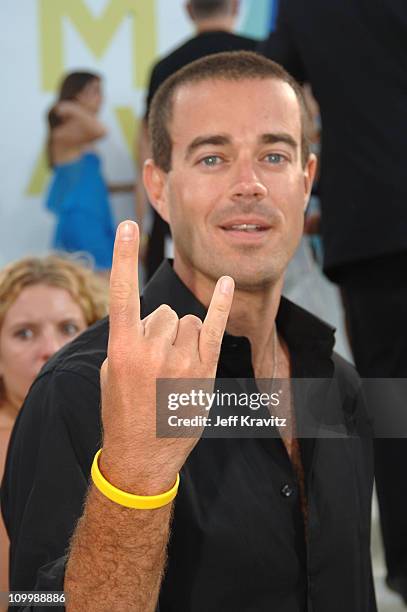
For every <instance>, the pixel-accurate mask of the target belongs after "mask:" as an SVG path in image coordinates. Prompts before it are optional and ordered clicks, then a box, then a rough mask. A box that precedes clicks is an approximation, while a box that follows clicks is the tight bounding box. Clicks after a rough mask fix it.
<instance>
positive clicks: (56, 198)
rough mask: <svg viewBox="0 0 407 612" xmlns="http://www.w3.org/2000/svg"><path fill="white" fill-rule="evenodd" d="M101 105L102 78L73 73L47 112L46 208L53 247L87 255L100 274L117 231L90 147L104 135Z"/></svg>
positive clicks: (106, 265) (107, 263)
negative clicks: (50, 172)
mask: <svg viewBox="0 0 407 612" xmlns="http://www.w3.org/2000/svg"><path fill="white" fill-rule="evenodd" d="M101 103H102V89H101V79H100V77H99V76H98V75H96V74H92V73H89V72H73V73H71V74H69V75H68V76H67V77H66V78H65V79H64V80H63V82H62V85H61V89H60V93H59V97H58V101H57V103H56V104H55V105H54V106H53V107H52V108H51V110H50V111H49V113H48V123H49V138H48V160H49V164H50V166H51V168H52V170H53V176H52V180H51V184H50V187H49V191H48V196H47V200H46V206H47V208H48V210H50V211H51V212H53V213H54V214H55V215H56V218H57V223H56V230H55V235H54V239H53V245H52V246H53V248H55V249H57V250H59V251H66V252H75V251H82V252H86V253H88V254H90V255H91V256H92V258H93V263H94V266H95V268H96V269H97V270H100V271H108V270H109V269H110V267H111V263H112V252H113V242H114V233H115V228H114V222H113V218H112V213H111V209H110V203H109V193H108V187H107V185H106V183H105V181H104V179H103V176H102V172H101V164H100V159H99V157H98V155H97V154H96V153H95V152H94V151H93V150H92V148H91V147H92V145H93V143H94V142H95V141H97V140H98V139H100V138H102V137H103V136H104V135H105V133H106V129H105V127H104V126H103V124H102V123H101V122H100V121H99V120H98V118H97V114H98V111H99V109H100V106H101Z"/></svg>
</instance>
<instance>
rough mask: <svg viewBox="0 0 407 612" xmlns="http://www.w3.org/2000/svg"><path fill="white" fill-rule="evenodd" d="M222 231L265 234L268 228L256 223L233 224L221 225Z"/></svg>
mask: <svg viewBox="0 0 407 612" xmlns="http://www.w3.org/2000/svg"><path fill="white" fill-rule="evenodd" d="M222 229H223V230H225V232H265V231H267V230H268V229H270V228H269V227H267V226H265V225H258V224H257V223H235V224H233V225H223V226H222Z"/></svg>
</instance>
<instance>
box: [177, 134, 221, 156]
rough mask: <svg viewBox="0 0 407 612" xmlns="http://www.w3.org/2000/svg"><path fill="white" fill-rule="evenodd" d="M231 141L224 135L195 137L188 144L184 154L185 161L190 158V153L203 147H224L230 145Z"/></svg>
mask: <svg viewBox="0 0 407 612" xmlns="http://www.w3.org/2000/svg"><path fill="white" fill-rule="evenodd" d="M231 142H232V141H231V139H230V138H229V136H225V135H224V134H209V135H207V136H197V137H196V138H194V140H193V141H192V142H190V143H189V145H188V147H187V150H186V152H185V159H188V158H189V157H191V155H192V153H193V152H194V151H196V149H199V148H200V147H203V146H205V145H215V146H225V145H228V144H230V143H231Z"/></svg>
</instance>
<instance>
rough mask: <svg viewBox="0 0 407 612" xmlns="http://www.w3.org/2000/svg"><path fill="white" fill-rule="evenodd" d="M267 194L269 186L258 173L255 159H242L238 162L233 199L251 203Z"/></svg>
mask: <svg viewBox="0 0 407 612" xmlns="http://www.w3.org/2000/svg"><path fill="white" fill-rule="evenodd" d="M266 195H267V187H266V186H265V185H264V183H263V182H262V180H261V179H260V177H259V176H258V174H257V173H256V169H255V167H254V163H253V161H252V160H241V161H240V162H238V164H237V169H236V177H235V181H234V183H233V187H232V200H234V201H235V202H249V203H250V202H252V201H253V200H255V201H257V200H261V199H263V198H264V197H265V196H266Z"/></svg>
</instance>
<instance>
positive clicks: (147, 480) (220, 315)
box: [100, 221, 234, 495]
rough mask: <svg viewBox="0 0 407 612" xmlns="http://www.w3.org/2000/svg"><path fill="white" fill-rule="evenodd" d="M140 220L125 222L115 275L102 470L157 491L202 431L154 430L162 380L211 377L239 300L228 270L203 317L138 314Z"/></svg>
mask: <svg viewBox="0 0 407 612" xmlns="http://www.w3.org/2000/svg"><path fill="white" fill-rule="evenodd" d="M138 247H139V236H138V227H137V224H136V223H134V222H132V221H126V222H123V223H121V224H120V226H119V228H118V231H117V236H116V242H115V248H114V255H113V265H112V271H111V277H110V333H109V344H108V357H107V359H106V360H105V362H104V363H103V366H102V370H101V389H102V421H103V428H104V441H103V452H102V455H101V460H100V467H101V471H102V473H103V474H104V476H105V477H106V478H107V479H108V480H109V481H110V482H111V483H112V484H114V485H115V486H117V487H119V488H121V489H124V490H126V491H128V492H130V493H135V494H139V495H154V494H158V493H161V492H163V491H166V490H168V489H169V488H171V486H172V485H173V484H174V482H175V478H176V475H177V472H178V471H179V470H180V469H181V467H182V465H183V464H184V462H185V460H186V458H187V457H188V455H189V453H190V452H191V450H192V448H193V447H194V446H195V444H196V443H197V441H198V440H197V439H196V438H157V437H156V379H158V378H179V379H189V378H198V379H213V378H214V377H215V374H216V368H217V363H218V359H219V352H220V347H221V342H222V338H223V334H224V331H225V328H226V322H227V319H228V316H229V312H230V308H231V305H232V300H233V291H234V283H233V280H232V279H231V278H230V277H227V276H224V277H222V278H220V279H219V280H218V282H217V284H216V287H215V290H214V293H213V296H212V300H211V303H210V305H209V309H208V313H207V315H206V318H205V321H204V322H203V323H202V322H201V320H200V319H198V318H197V317H195V316H193V315H187V316H184V317H182V318H181V319H179V318H178V316H177V314H176V313H175V312H174V310H172V308H170V306H168V305H165V304H164V305H162V306H160V307H159V308H157V310H155V311H154V312H153V313H151V314H150V315H149V316H148V317H147V318H146V319H144V320H141V318H140V299H139V287H138Z"/></svg>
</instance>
